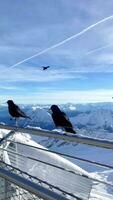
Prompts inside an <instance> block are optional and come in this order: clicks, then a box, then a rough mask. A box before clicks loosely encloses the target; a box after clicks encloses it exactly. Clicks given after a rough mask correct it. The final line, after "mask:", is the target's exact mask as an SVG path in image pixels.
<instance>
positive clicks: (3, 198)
mask: <svg viewBox="0 0 113 200" xmlns="http://www.w3.org/2000/svg"><path fill="white" fill-rule="evenodd" d="M0 169H4V170H6V171H8V172H11V173H12V174H17V175H18V176H19V177H22V178H24V179H26V180H28V181H30V182H31V183H35V184H38V185H40V186H42V187H44V188H46V189H49V190H51V191H54V192H56V191H57V190H58V191H57V192H60V193H61V194H62V195H64V196H66V195H67V194H66V193H65V192H64V193H63V191H62V190H61V191H60V190H59V189H57V188H55V187H54V186H52V185H49V184H47V183H45V182H43V181H41V180H38V179H37V178H36V177H33V176H30V175H29V174H27V173H25V172H22V171H21V170H19V169H17V168H14V167H12V166H11V165H8V164H6V163H4V162H0ZM0 173H1V171H0ZM24 179H23V180H24ZM67 196H68V195H67ZM8 199H10V200H30V199H33V200H35V199H43V198H42V197H39V196H37V195H34V194H32V192H29V189H28V191H27V190H25V189H23V188H21V187H19V186H18V185H16V184H14V183H13V182H10V181H8V180H7V178H2V177H0V200H8ZM61 199H63V198H61ZM64 199H65V198H64Z"/></svg>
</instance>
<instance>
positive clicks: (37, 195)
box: [0, 125, 113, 200]
mask: <svg viewBox="0 0 113 200" xmlns="http://www.w3.org/2000/svg"><path fill="white" fill-rule="evenodd" d="M0 128H1V129H7V130H11V131H10V132H9V133H8V134H7V135H6V136H4V137H3V138H1V139H0V146H1V147H0V151H1V152H2V153H1V161H0V186H1V187H0V200H7V199H11V200H21V199H25V200H30V199H34V200H35V199H50V200H51V199H56V200H57V199H59V200H60V199H62V200H63V199H71V200H72V199H73V200H75V199H78V200H79V199H81V200H87V199H89V198H90V191H91V188H92V185H93V184H96V185H97V184H103V185H106V186H109V187H113V183H112V182H108V181H105V180H100V179H98V178H93V177H91V176H89V177H88V176H84V175H80V174H76V172H73V171H71V170H69V169H67V168H64V167H59V166H57V165H55V164H51V163H49V162H47V161H42V160H39V159H36V158H33V157H31V156H29V155H28V156H26V155H24V154H20V153H18V152H16V151H15V150H14V149H13V147H12V145H8V148H4V144H6V143H9V144H15V145H17V144H18V145H22V146H26V147H27V148H32V149H33V148H34V149H37V150H39V151H44V152H49V153H50V154H58V155H61V156H63V157H68V158H69V157H70V158H73V159H76V160H81V161H82V162H88V163H90V164H93V165H98V166H100V167H105V168H108V169H113V166H109V165H106V164H102V163H98V162H96V161H90V160H87V159H83V158H79V157H76V156H70V155H67V154H63V153H58V152H56V151H52V150H47V149H44V148H39V147H35V146H32V145H28V144H23V143H21V142H16V141H13V136H14V133H15V132H22V133H30V134H34V135H41V136H44V137H45V136H46V137H51V138H57V139H62V140H66V141H68V142H69V141H70V142H80V143H82V144H88V145H93V146H95V143H96V142H97V145H96V146H98V147H104V148H108V149H110V148H111V149H113V143H112V142H110V141H106V140H98V139H92V138H86V137H80V136H76V135H74V136H72V135H70V136H69V134H68V135H60V134H59V133H57V132H55V133H54V132H50V131H43V130H35V129H25V128H16V127H10V126H3V125H0ZM4 152H6V153H7V155H9V158H10V159H11V160H12V163H11V164H8V163H6V162H4V161H3V154H4ZM27 159H30V160H32V161H34V162H37V163H42V164H43V165H45V166H47V165H49V166H51V169H52V168H56V176H57V170H64V172H65V173H70V175H71V174H73V175H75V180H76V177H77V178H78V177H80V178H81V180H83V186H81V185H80V187H83V188H84V189H85V186H84V184H86V183H88V182H87V181H90V183H88V184H89V185H90V188H89V191H88V192H89V193H88V194H87V195H86V196H85V197H82V195H78V193H79V192H78V193H77V192H76V191H75V193H70V192H68V190H67V191H66V190H63V189H60V188H59V187H57V186H55V185H52V184H50V183H49V182H47V181H44V180H41V179H39V178H37V177H35V176H33V175H31V174H29V173H26V172H25V171H23V170H22V169H20V168H17V167H16V165H15V163H16V162H17V163H20V165H21V166H22V165H23V164H24V161H26V160H27ZM18 167H19V166H18ZM73 178H74V177H73ZM78 179H79V178H78ZM67 181H68V180H67ZM75 182H76V181H75ZM80 184H81V183H80ZM75 185H76V184H75ZM84 189H83V193H84V192H86V191H85V190H84ZM80 192H81V191H80ZM2 194H3V195H2ZM99 195H100V197H99V198H100V199H102V198H103V199H102V200H104V197H106V200H110V199H113V196H112V194H104V193H103V194H101V192H100V193H99V194H98V196H99Z"/></svg>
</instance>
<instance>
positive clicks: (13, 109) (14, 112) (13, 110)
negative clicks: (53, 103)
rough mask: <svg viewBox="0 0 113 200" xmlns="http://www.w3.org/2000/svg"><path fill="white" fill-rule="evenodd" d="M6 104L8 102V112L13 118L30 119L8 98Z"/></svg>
mask: <svg viewBox="0 0 113 200" xmlns="http://www.w3.org/2000/svg"><path fill="white" fill-rule="evenodd" d="M7 104H8V111H9V114H10V115H11V117H13V118H15V120H16V119H18V118H19V117H23V118H29V119H31V118H30V117H29V116H27V115H26V114H25V113H24V112H23V111H22V110H21V109H20V108H19V106H17V105H16V104H15V103H14V102H13V101H12V100H8V101H7Z"/></svg>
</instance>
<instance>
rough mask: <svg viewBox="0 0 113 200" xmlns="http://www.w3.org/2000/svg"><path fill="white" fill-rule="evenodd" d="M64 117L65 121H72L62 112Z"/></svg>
mask: <svg viewBox="0 0 113 200" xmlns="http://www.w3.org/2000/svg"><path fill="white" fill-rule="evenodd" d="M62 115H63V116H64V117H65V119H66V120H67V121H70V120H69V118H68V116H67V115H66V113H65V112H62Z"/></svg>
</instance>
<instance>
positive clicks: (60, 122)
mask: <svg viewBox="0 0 113 200" xmlns="http://www.w3.org/2000/svg"><path fill="white" fill-rule="evenodd" d="M50 111H52V113H51V114H52V118H53V121H54V123H55V126H56V127H58V126H60V127H62V128H64V130H65V131H66V132H70V133H76V131H75V130H74V129H73V125H72V124H71V122H70V120H69V118H68V117H67V116H66V114H65V113H64V112H62V111H61V110H60V109H59V107H58V106H57V105H52V106H51V108H50Z"/></svg>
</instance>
